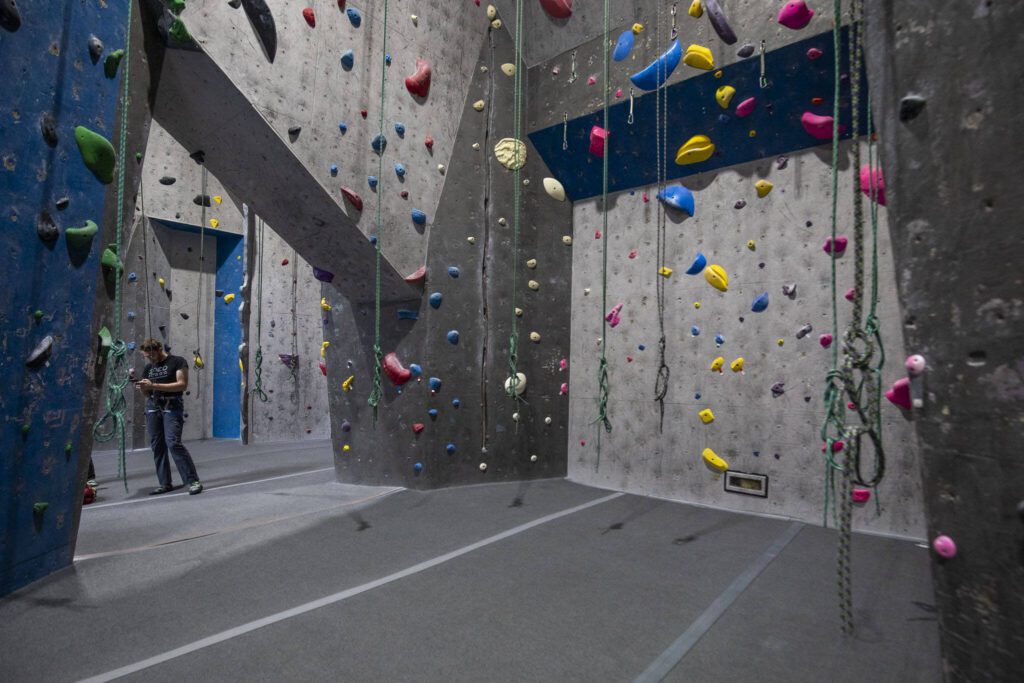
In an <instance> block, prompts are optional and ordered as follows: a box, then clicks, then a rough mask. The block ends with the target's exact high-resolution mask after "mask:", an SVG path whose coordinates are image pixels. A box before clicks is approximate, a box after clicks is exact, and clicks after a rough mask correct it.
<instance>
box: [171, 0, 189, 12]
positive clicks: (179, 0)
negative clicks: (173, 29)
mask: <svg viewBox="0 0 1024 683" xmlns="http://www.w3.org/2000/svg"><path fill="white" fill-rule="evenodd" d="M167 9H169V10H171V13H172V14H175V15H177V14H181V13H182V12H183V11H185V0H167Z"/></svg>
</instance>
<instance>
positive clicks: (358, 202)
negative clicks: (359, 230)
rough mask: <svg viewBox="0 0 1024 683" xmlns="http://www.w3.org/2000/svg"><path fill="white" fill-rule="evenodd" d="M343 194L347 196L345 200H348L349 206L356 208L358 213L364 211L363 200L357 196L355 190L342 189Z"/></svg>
mask: <svg viewBox="0 0 1024 683" xmlns="http://www.w3.org/2000/svg"><path fill="white" fill-rule="evenodd" d="M341 194H343V195H344V196H345V199H347V200H348V202H349V204H351V205H352V206H354V207H355V209H356V211H362V210H363V198H362V197H360V196H359V195H358V194H356V193H355V190H353V189H351V188H348V187H342V188H341Z"/></svg>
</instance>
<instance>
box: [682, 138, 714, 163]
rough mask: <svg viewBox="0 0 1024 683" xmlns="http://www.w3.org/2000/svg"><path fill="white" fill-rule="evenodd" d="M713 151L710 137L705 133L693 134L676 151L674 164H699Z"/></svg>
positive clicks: (709, 156)
mask: <svg viewBox="0 0 1024 683" xmlns="http://www.w3.org/2000/svg"><path fill="white" fill-rule="evenodd" d="M714 153H715V144H714V143H713V142H711V138H709V137H708V136H707V135H694V136H693V137H692V138H690V139H689V140H687V141H686V142H684V143H683V145H682V147H680V148H679V150H678V151H677V152H676V164H677V165H679V166H684V165H686V164H699V163H700V162H702V161H707V160H708V159H710V158H711V155H712V154H714Z"/></svg>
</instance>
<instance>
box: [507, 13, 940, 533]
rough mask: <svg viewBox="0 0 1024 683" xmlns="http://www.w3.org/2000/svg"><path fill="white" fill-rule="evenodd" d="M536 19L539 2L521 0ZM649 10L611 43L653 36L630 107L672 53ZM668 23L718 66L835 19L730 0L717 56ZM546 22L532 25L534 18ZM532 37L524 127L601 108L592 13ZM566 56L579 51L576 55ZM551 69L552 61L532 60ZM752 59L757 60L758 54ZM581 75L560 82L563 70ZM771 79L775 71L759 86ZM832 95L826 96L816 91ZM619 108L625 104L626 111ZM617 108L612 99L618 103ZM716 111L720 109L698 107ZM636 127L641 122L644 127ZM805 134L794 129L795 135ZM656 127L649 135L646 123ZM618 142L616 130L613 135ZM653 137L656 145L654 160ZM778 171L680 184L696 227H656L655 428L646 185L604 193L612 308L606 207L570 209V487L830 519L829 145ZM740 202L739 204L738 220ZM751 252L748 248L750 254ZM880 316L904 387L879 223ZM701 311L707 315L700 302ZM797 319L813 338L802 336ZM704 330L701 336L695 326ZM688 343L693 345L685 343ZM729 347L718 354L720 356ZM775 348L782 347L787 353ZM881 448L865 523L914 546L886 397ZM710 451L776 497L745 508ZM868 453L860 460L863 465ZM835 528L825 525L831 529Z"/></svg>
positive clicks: (712, 42) (591, 204) (910, 456)
mask: <svg viewBox="0 0 1024 683" xmlns="http://www.w3.org/2000/svg"><path fill="white" fill-rule="evenodd" d="M530 6H531V7H532V6H533V4H532V3H531V4H530ZM654 9H655V3H652V2H644V3H633V4H632V7H627V6H625V3H624V4H623V5H622V6H618V7H616V9H615V12H616V13H617V15H616V16H615V17H614V23H613V24H612V29H611V36H612V37H613V39H614V37H616V36H618V34H619V33H620V32H621V31H623V30H625V29H626V28H627V27H628V26H629V25H631V24H632V23H633V22H634V21H640V22H642V23H643V24H644V25H645V29H644V32H643V33H642V34H640V36H639V38H638V39H637V45H636V46H635V47H634V49H633V51H632V54H631V56H630V57H629V58H628V59H627V60H625V61H623V62H619V63H615V62H613V63H612V69H611V90H612V92H613V93H614V92H615V90H616V89H618V88H622V90H623V91H624V92H625V93H626V95H624V97H626V96H628V92H629V89H630V87H631V86H630V83H629V80H628V77H629V75H631V74H632V73H635V72H636V71H638V70H639V69H641V68H643V67H644V66H646V65H647V64H648V63H649V62H650V61H651V60H652V59H653V58H654V57H656V56H657V55H659V54H661V52H662V51H663V50H664V49H665V46H666V45H667V44H668V42H669V41H668V32H669V30H670V26H671V17H670V15H669V5H663V6H662V15H661V17H660V28H661V33H660V35H661V38H658V37H657V36H658V35H659V33H658V23H659V17H658V16H657V15H656V14H655V11H654ZM680 10H681V11H680V13H679V14H678V15H677V18H676V21H677V25H678V28H679V36H680V40H681V41H682V43H683V45H687V44H689V43H690V42H693V43H698V44H701V45H706V46H708V47H709V48H710V49H711V51H712V53H713V55H714V60H715V67H716V68H718V67H720V66H721V67H725V66H728V65H729V64H731V63H734V62H736V61H737V60H739V59H740V58H739V57H738V56H737V55H736V51H737V49H738V48H740V47H741V46H742V45H743V44H744V43H749V44H752V45H759V42H760V40H761V39H765V40H766V41H767V48H768V49H769V50H771V49H777V48H779V47H781V46H784V45H786V44H788V43H791V42H793V41H795V40H799V39H802V38H805V37H807V36H808V35H809V34H812V33H821V32H826V31H830V30H831V27H832V24H831V21H830V16H822V15H821V14H819V15H817V16H815V18H814V19H813V20H812V22H811V24H810V25H809V26H808V27H807V28H806V29H804V30H803V31H791V30H789V29H786V28H783V27H781V26H779V25H778V24H777V23H775V15H776V12H777V8H775V9H771V10H765V8H764V7H763V6H761V5H760V4H758V5H755V4H752V3H746V4H743V3H729V4H728V11H729V15H728V16H729V20H730V23H731V25H732V27H733V29H734V30H735V31H736V33H737V34H738V36H739V41H738V42H737V43H736V44H735V45H733V46H727V45H725V44H724V43H723V42H722V41H721V40H720V39H719V38H718V36H717V35H716V34H715V33H714V31H713V30H712V29H711V27H710V25H709V24H708V21H707V18H706V17H705V18H702V19H699V20H698V19H694V18H692V17H689V16H688V15H687V14H686V13H685V6H680ZM538 13H539V14H538ZM527 26H528V28H529V31H530V35H531V36H547V37H548V38H549V39H548V40H537V41H532V42H531V43H530V45H531V52H530V56H531V58H532V59H535V60H538V62H537V63H536V66H535V67H534V68H532V69H531V74H530V75H531V78H530V85H531V87H530V99H529V103H530V116H531V119H530V128H531V129H537V128H542V127H545V126H550V125H552V124H558V123H561V121H562V117H563V113H565V114H568V116H569V117H570V118H574V117H576V116H579V115H580V114H583V113H586V112H588V111H594V110H597V109H599V108H600V104H601V97H602V96H601V89H600V85H599V84H597V85H595V84H590V83H588V79H589V77H590V76H595V77H596V79H597V80H598V82H599V81H600V78H601V70H602V59H603V58H602V54H601V45H602V44H603V39H602V38H601V36H600V33H601V31H602V30H603V27H602V15H601V11H600V9H599V8H596V6H594V7H589V8H586V7H581V8H580V10H579V12H577V13H574V15H573V16H572V17H571V18H570V19H568V20H559V21H554V20H551V19H550V18H548V17H547V16H546V15H544V14H543V12H542V11H541V10H540V9H539V8H537V9H536V11H535V12H533V13H532V14H528V15H527ZM573 52H575V57H574V56H573ZM541 59H543V60H544V61H539V60H541ZM754 59H756V55H755V57H754ZM574 61H575V65H576V67H575V71H576V73H577V75H578V78H577V79H575V81H574V82H570V78H571V75H572V65H573V62H574ZM701 73H703V72H700V71H697V70H695V69H691V68H688V67H686V66H683V65H680V67H679V69H678V70H677V71H676V73H675V74H674V75H673V76H672V77H671V78H670V79H669V81H668V82H669V84H672V83H675V82H679V81H681V80H684V79H686V78H689V77H693V76H696V75H698V74H701ZM767 75H768V76H769V77H770V78H771V77H773V76H774V77H778V78H781V77H784V76H781V75H778V74H771V73H769V74H767ZM824 94H825V95H829V94H830V93H824ZM623 101H624V100H623ZM612 102H613V103H614V102H616V98H615V97H614V96H613V97H612ZM706 104H709V105H710V106H711V107H712V108H716V105H715V104H714V102H713V101H712V102H710V103H706ZM641 123H642V122H641ZM797 125H799V124H797ZM652 130H653V129H652ZM667 130H668V131H669V133H668V135H669V137H668V143H667V148H668V152H669V154H670V157H669V161H668V163H669V165H671V166H674V165H673V164H672V156H671V155H674V153H675V150H676V149H677V148H678V147H679V145H681V144H682V143H683V142H685V141H686V139H687V138H689V137H690V136H691V135H695V134H699V133H707V132H710V131H705V130H685V131H684V130H678V127H674V126H673V124H672V122H671V121H668V122H667ZM613 134H614V131H613ZM848 147H849V143H845V144H844V145H843V156H842V158H843V161H842V168H843V171H842V173H841V176H840V187H841V188H843V189H842V191H841V199H840V205H839V209H840V213H839V215H840V216H841V217H842V218H841V221H842V222H841V227H840V230H839V232H840V233H846V232H848V225H849V221H850V217H851V215H852V214H851V212H852V208H851V207H852V200H851V196H850V195H851V187H852V183H853V180H852V176H851V171H850V169H849V162H848V161H847V156H846V152H847V149H848ZM656 149H657V148H656V143H655V140H654V138H653V137H652V138H651V139H650V159H649V162H650V163H651V164H653V163H654V158H655V156H656ZM788 157H789V160H788V164H786V165H785V167H784V168H780V167H779V164H777V163H776V161H775V159H774V158H769V159H764V160H762V161H756V162H749V163H745V164H741V165H738V166H733V167H731V168H728V169H726V170H722V171H717V172H712V173H706V174H701V175H696V176H689V177H687V178H685V179H684V181H683V182H684V184H685V185H686V186H687V187H689V188H690V189H692V190H693V191H694V195H695V197H696V203H697V211H696V217H695V218H690V219H686V220H673V219H669V220H668V222H667V226H666V254H665V262H666V265H668V266H669V267H671V268H673V270H674V273H673V275H672V276H671V278H669V279H667V280H664V284H665V312H664V320H665V337H666V365H667V366H668V367H669V369H670V371H671V375H670V381H669V383H668V393H667V396H666V398H665V407H664V409H665V412H664V425H663V428H661V427H659V423H660V422H661V415H660V409H659V404H658V403H657V402H656V401H655V400H654V395H655V382H656V378H657V372H658V368H659V351H658V339H659V336H660V334H659V318H658V307H657V294H656V287H657V283H656V280H657V279H658V278H659V276H658V275H657V269H658V261H657V254H656V251H657V227H656V226H657V206H656V204H655V203H654V201H653V199H652V201H651V202H650V203H645V202H644V200H643V193H647V194H648V195H649V196H650V197H652V198H653V197H654V194H655V192H656V189H657V188H656V187H651V186H647V187H637V188H635V191H631V192H620V193H613V194H612V195H611V196H610V198H609V214H608V229H607V230H608V238H609V239H608V249H609V255H608V301H607V304H606V306H602V300H601V296H602V292H601V287H602V251H601V250H602V241H601V240H599V239H595V232H596V231H601V230H603V229H604V228H603V225H602V215H601V211H600V199H599V198H598V199H594V200H585V201H580V202H577V203H576V205H575V209H574V216H573V228H574V235H575V243H574V247H573V287H572V300H573V306H572V311H573V316H572V317H573V327H572V355H571V359H570V362H571V369H570V374H571V378H572V381H571V384H570V386H571V389H570V396H571V418H570V435H569V443H568V447H569V476H570V477H571V478H573V479H575V480H578V481H581V482H584V483H588V484H594V485H598V486H604V487H608V488H614V489H620V490H626V491H632V492H637V493H644V494H650V495H655V496H663V497H668V498H674V499H681V500H687V501H692V502H696V503H701V504H708V505H713V506H715V507H723V508H731V509H737V510H745V511H750V512H758V513H767V514H777V515H782V516H786V517H792V518H796V519H801V520H804V521H808V522H819V523H820V521H821V520H822V514H823V510H824V507H825V490H826V488H825V479H824V477H825V465H824V461H823V457H822V453H821V439H820V437H819V430H820V427H821V422H822V419H823V415H824V411H823V405H822V395H823V390H824V379H825V375H826V373H827V371H828V369H829V367H830V363H831V351H830V350H826V349H824V348H822V346H821V345H820V344H819V341H818V339H819V335H820V334H822V333H826V332H831V308H830V303H829V296H830V290H829V281H830V279H829V278H830V258H829V256H828V255H826V254H825V253H824V252H823V250H822V245H823V243H824V240H825V238H826V236H827V235H828V234H829V233H830V231H831V228H830V209H831V200H830V196H831V187H830V165H829V164H830V150H829V148H828V146H827V145H826V146H824V147H822V148H819V149H815V150H812V151H804V152H799V153H794V154H790V155H788ZM759 179H767V180H769V181H770V182H772V183H774V185H775V188H774V190H773V191H772V192H771V193H770V194H769V195H768V196H767V197H765V198H763V199H759V198H758V197H757V194H756V192H755V188H754V183H755V181H757V180H759ZM737 202H742V203H744V204H745V207H744V208H741V209H740V208H734V207H735V206H737ZM748 242H752V248H750V247H748ZM697 252H703V253H704V254H705V255H706V256H707V258H708V262H709V263H718V264H721V265H722V266H723V267H724V268H725V269H726V271H727V272H728V275H729V279H730V284H729V290H728V292H727V293H721V292H718V291H717V290H715V289H713V288H712V287H711V286H710V285H709V284H708V283H707V282H705V279H704V277H703V276H702V275H698V276H696V277H693V276H688V275H685V274H684V271H685V270H686V269H687V268H688V267H689V265H690V264H691V262H692V261H693V259H694V257H695V256H696V254H697ZM851 255H852V250H851V254H848V255H847V256H845V257H844V258H841V259H838V260H837V273H838V287H839V297H840V301H839V304H840V308H839V311H840V321H839V326H840V327H839V329H840V331H842V330H843V329H844V327H845V324H846V315H847V313H848V310H849V303H847V302H846V301H845V300H843V299H842V294H843V293H844V292H845V291H846V290H847V289H848V287H849V282H850V281H851V279H852V268H853V264H852V258H851ZM880 262H881V269H880V292H881V304H880V310H879V315H880V318H881V321H882V329H883V335H884V338H885V341H886V352H887V354H888V355H889V358H890V359H896V360H895V361H893V360H890V363H889V366H888V368H887V370H886V372H885V373H884V375H883V382H884V383H885V385H886V386H888V383H890V382H891V381H892V380H894V379H896V378H897V377H899V376H901V375H902V373H903V370H902V364H901V361H902V358H903V357H904V349H903V343H902V335H901V330H900V311H899V307H898V301H897V299H896V290H895V283H894V276H893V266H892V256H891V252H890V250H889V247H888V234H887V229H886V223H885V216H884V211H883V213H882V224H881V231H880ZM791 283H792V284H796V294H795V295H794V296H792V297H787V296H785V295H783V292H782V286H783V285H784V284H791ZM763 292H767V293H768V296H769V301H770V304H769V306H768V308H767V310H765V311H764V312H761V313H754V312H752V311H751V305H752V301H753V299H754V298H755V297H756V296H757V295H759V294H761V293H763ZM620 302H622V303H623V304H624V307H623V309H622V323H621V325H619V326H618V327H617V328H615V329H612V328H610V327H609V328H607V330H606V332H604V333H603V332H602V322H603V318H604V315H605V313H606V312H607V310H606V309H609V308H611V307H612V306H614V305H615V304H617V303H620ZM698 302H699V304H700V308H697V307H696V304H697V303H698ZM805 324H810V325H811V326H812V327H813V332H811V333H810V334H809V335H807V336H806V337H804V338H802V339H797V338H796V336H795V334H796V332H797V331H798V330H799V329H800V328H801V327H802V326H803V325H805ZM693 328H696V329H693ZM694 332H697V334H694ZM602 334H604V336H606V338H607V340H606V341H607V351H606V355H607V358H608V362H609V374H610V382H611V392H610V402H609V415H610V418H611V423H612V425H613V431H612V432H611V433H610V434H607V433H603V432H602V434H601V435H600V448H599V447H598V427H597V426H596V425H595V424H594V422H595V420H596V419H597V416H598V407H597V399H598V397H599V392H598V384H597V379H598V367H597V361H598V359H599V357H600V352H601V343H600V340H601V338H602ZM718 335H721V337H722V338H723V342H722V343H721V345H719V344H716V337H717V336H718ZM779 340H782V342H783V344H782V345H781V346H780V345H779ZM718 356H722V357H723V358H724V360H725V368H724V373H721V374H720V373H717V372H712V371H711V370H710V365H711V363H712V361H713V360H714V359H715V358H716V357H718ZM739 357H742V358H744V361H745V364H744V372H742V373H733V372H731V371H730V369H729V364H730V363H731V362H732V361H733V360H735V359H736V358H739ZM778 382H781V383H784V391H785V393H783V394H781V395H778V396H776V395H774V394H773V392H772V391H771V387H772V385H774V384H776V383H778ZM706 408H707V409H711V410H712V412H713V413H714V417H715V420H714V422H713V423H711V424H707V425H705V424H703V423H702V421H701V419H700V418H699V416H698V413H699V412H700V411H701V410H703V409H706ZM883 415H884V429H883V432H884V437H885V442H886V443H887V444H889V448H888V449H887V469H886V478H885V479H884V481H883V483H882V485H881V486H880V487H879V489H878V490H877V492H876V497H877V500H878V502H880V503H881V511H880V513H879V512H876V508H875V505H874V501H872V502H871V503H869V504H867V505H862V506H859V507H858V508H857V509H856V510H855V517H854V524H855V526H856V527H857V528H860V529H865V530H872V531H879V532H885V533H892V534H898V535H904V536H911V537H922V536H923V535H924V518H923V509H922V500H921V484H920V477H919V474H918V467H919V463H918V459H917V447H916V441H915V438H914V434H913V431H912V429H911V428H910V426H909V425H908V423H907V421H906V419H905V418H904V416H903V415H901V413H900V411H899V410H898V409H897V408H895V407H894V406H892V405H890V404H888V403H887V402H883ZM706 447H710V448H711V449H712V450H714V451H715V453H716V454H717V455H719V456H721V457H722V458H723V459H724V460H725V461H726V462H727V463H728V465H729V467H730V469H732V470H737V471H741V472H747V473H754V474H760V475H767V477H768V487H767V490H768V496H767V498H760V497H754V496H745V495H741V494H737V493H732V492H726V491H725V490H724V481H723V479H724V477H723V475H720V474H716V473H713V472H711V471H710V470H709V468H707V467H706V466H705V465H704V463H703V460H702V457H701V456H702V452H703V450H704V448H706ZM871 462H872V456H871V455H868V454H867V453H866V454H865V463H866V465H869V467H866V468H865V469H866V470H869V469H870V463H871ZM830 522H831V520H830Z"/></svg>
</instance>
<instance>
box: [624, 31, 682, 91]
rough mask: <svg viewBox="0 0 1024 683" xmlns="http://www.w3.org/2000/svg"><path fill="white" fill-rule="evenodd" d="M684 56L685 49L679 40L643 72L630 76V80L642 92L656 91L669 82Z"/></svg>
mask: <svg viewBox="0 0 1024 683" xmlns="http://www.w3.org/2000/svg"><path fill="white" fill-rule="evenodd" d="M682 56H683V48H682V46H681V45H680V44H679V41H678V40H674V41H672V44H671V45H670V46H669V48H668V49H667V50H665V52H664V54H662V55H661V56H660V57H658V58H657V59H655V60H654V61H653V62H651V63H650V64H649V65H648V66H647V68H645V69H644V70H643V71H639V72H637V73H635V74H633V75H632V76H630V77H629V80H630V81H632V82H633V85H635V86H636V87H638V88H640V89H641V90H656V89H658V88H659V87H661V85H663V84H664V83H665V81H666V80H668V77H669V76H671V75H672V72H673V71H675V69H676V67H677V66H679V60H680V59H682Z"/></svg>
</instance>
